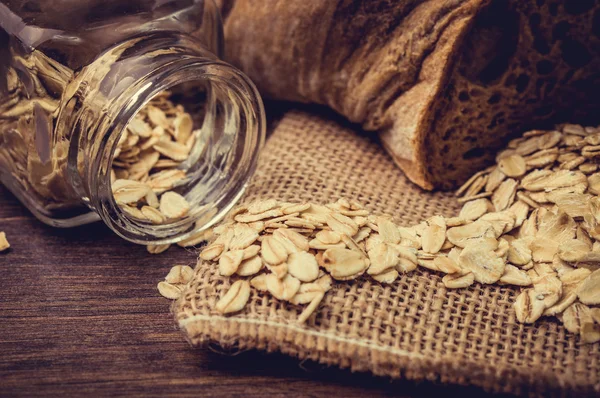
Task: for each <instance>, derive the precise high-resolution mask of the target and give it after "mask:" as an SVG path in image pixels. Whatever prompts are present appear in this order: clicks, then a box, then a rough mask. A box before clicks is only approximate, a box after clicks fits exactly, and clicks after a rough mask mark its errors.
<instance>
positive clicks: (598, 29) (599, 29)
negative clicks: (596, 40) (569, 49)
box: [592, 9, 600, 37]
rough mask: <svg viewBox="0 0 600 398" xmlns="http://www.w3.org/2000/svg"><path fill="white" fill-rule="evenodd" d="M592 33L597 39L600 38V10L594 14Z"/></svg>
mask: <svg viewBox="0 0 600 398" xmlns="http://www.w3.org/2000/svg"><path fill="white" fill-rule="evenodd" d="M592 33H593V34H594V36H596V37H600V9H599V10H596V12H594V18H593V20H592Z"/></svg>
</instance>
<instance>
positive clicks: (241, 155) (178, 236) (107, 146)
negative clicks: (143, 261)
mask: <svg viewBox="0 0 600 398" xmlns="http://www.w3.org/2000/svg"><path fill="white" fill-rule="evenodd" d="M0 26H1V27H2V30H1V32H0V36H1V43H0V51H1V52H2V55H1V57H0V181H1V182H2V183H3V184H4V185H5V186H6V187H7V188H8V189H9V190H10V191H11V192H13V193H14V195H16V196H17V197H18V198H19V200H20V201H21V202H22V203H23V204H24V205H25V206H27V208H28V209H29V210H30V211H31V212H32V213H33V214H34V215H35V216H36V217H37V218H39V219H40V220H42V221H43V222H45V223H47V224H49V225H52V226H56V227H72V226H77V225H81V224H85V223H89V222H92V221H96V220H98V219H101V220H103V221H104V222H105V223H106V224H107V225H108V226H109V227H110V228H111V229H112V230H113V231H115V232H116V233H117V234H118V235H120V236H122V237H123V238H125V239H128V240H130V241H133V242H137V243H143V244H165V243H173V242H177V241H180V240H183V239H186V238H189V237H190V236H192V235H193V234H195V233H197V232H199V231H202V230H204V229H206V228H208V227H210V226H211V225H213V224H214V223H215V222H217V221H218V220H219V219H220V218H222V216H223V215H224V214H225V213H226V212H227V211H228V210H229V209H230V208H231V207H232V206H233V205H234V204H235V202H236V201H237V200H238V199H239V198H240V197H241V195H242V194H243V191H244V188H245V186H246V183H247V181H248V179H249V177H250V176H251V175H252V173H253V171H254V169H255V166H256V160H257V155H258V151H259V149H260V147H261V146H262V144H263V142H264V136H265V116H264V109H263V105H262V102H261V99H260V97H259V94H258V92H257V90H256V88H255V87H254V85H253V84H252V83H251V82H250V81H249V79H248V78H247V77H246V76H245V75H243V74H242V73H241V72H240V71H238V70H237V69H235V68H233V67H232V66H230V65H228V64H227V63H225V62H222V61H221V60H220V59H219V57H220V56H221V54H222V53H223V33H222V24H221V19H220V15H219V10H218V8H217V7H216V6H215V4H214V3H213V2H212V0H127V1H123V0H53V1H46V0H15V1H3V2H2V3H0ZM165 93H170V94H171V97H170V98H171V99H173V98H175V99H177V103H180V104H181V103H183V104H185V105H186V108H185V109H186V112H189V114H190V115H191V118H192V119H193V121H194V127H195V128H194V130H193V133H192V136H193V138H191V139H190V140H188V141H187V142H186V144H187V145H188V150H189V156H188V157H187V158H186V159H185V161H181V162H179V163H177V162H174V161H172V162H171V163H173V164H176V166H174V167H175V168H176V169H177V170H183V171H184V174H185V178H183V179H181V180H180V181H178V182H177V184H176V186H174V187H173V191H175V192H176V193H178V194H180V195H181V196H183V197H184V198H185V199H186V200H187V202H188V203H189V205H190V208H189V211H187V213H186V215H185V216H182V217H180V218H176V219H168V220H165V221H164V222H162V223H159V224H156V223H152V222H150V221H149V220H143V219H140V218H138V217H135V216H134V215H132V214H131V212H130V211H124V210H123V207H122V206H120V205H119V204H118V203H117V201H116V200H115V197H114V195H113V193H112V192H113V188H112V184H113V182H114V180H115V177H114V174H113V173H112V172H111V171H112V170H113V166H114V164H113V163H115V164H116V163H118V162H115V161H114V158H115V155H116V152H118V147H119V142H122V141H123V138H124V134H128V132H129V135H131V131H130V130H129V126H128V125H129V123H130V122H131V121H132V120H133V119H134V118H135V117H136V115H137V114H138V112H140V110H141V109H143V108H144V107H145V106H146V105H147V104H148V103H149V102H151V101H156V99H157V98H158V99H159V100H160V98H161V96H162V97H164V96H165ZM178 106H181V105H178ZM146 140H147V138H146ZM111 174H112V178H111ZM146 177H147V176H146Z"/></svg>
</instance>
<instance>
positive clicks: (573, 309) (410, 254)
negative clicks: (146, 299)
mask: <svg viewBox="0 0 600 398" xmlns="http://www.w3.org/2000/svg"><path fill="white" fill-rule="evenodd" d="M598 156H600V128H593V127H586V128H584V127H581V126H579V125H564V126H560V127H559V128H558V129H557V130H555V131H541V130H534V131H529V132H527V133H525V134H524V135H523V136H522V137H521V138H517V139H514V140H512V141H511V142H510V143H509V144H508V148H507V149H506V150H504V151H502V152H500V153H499V154H498V156H497V158H496V165H494V166H492V167H489V168H488V169H486V170H483V171H481V172H479V173H476V174H475V175H473V177H472V178H470V179H469V180H468V181H467V182H466V183H465V184H464V185H463V186H462V187H461V188H460V189H459V190H458V191H457V196H459V199H458V200H459V201H460V202H463V203H464V206H463V208H462V210H461V211H460V213H459V214H458V216H456V217H449V218H448V217H442V216H434V217H431V218H429V219H427V220H425V221H423V222H421V223H420V224H418V225H414V226H412V227H399V226H397V225H396V224H395V223H394V222H393V221H392V218H391V217H389V216H375V215H372V214H370V212H369V211H367V210H366V209H364V208H363V206H362V205H361V204H360V203H357V202H355V201H353V200H346V199H340V200H338V201H337V202H335V203H331V204H328V205H325V206H322V205H317V204H311V203H283V202H278V201H276V200H274V199H268V200H262V201H257V202H254V203H251V204H249V205H242V206H240V207H238V208H237V209H236V210H234V211H233V212H232V213H231V214H230V215H229V219H228V220H227V221H225V222H224V223H222V224H221V225H220V226H218V227H216V228H214V229H213V233H214V234H215V235H216V239H215V240H214V241H212V243H211V244H209V245H208V246H206V247H205V248H204V250H203V251H202V252H201V253H200V260H199V264H198V267H205V266H209V267H217V268H218V270H219V273H220V274H221V275H223V276H227V277H231V278H232V279H234V280H235V281H234V282H233V284H232V285H231V287H230V289H229V291H228V292H227V293H225V294H224V295H223V296H222V297H221V299H220V300H219V301H218V302H217V303H216V305H215V307H214V310H215V311H216V312H218V313H221V314H230V313H235V312H237V311H240V310H242V309H243V308H244V306H245V305H246V303H247V301H248V299H249V297H250V292H251V289H255V290H257V291H258V292H260V294H263V293H264V294H269V295H270V296H271V297H273V298H274V299H277V300H283V301H287V302H289V303H291V304H293V305H306V307H305V308H304V310H303V311H302V313H301V314H300V316H299V318H298V322H299V323H303V322H305V321H306V320H307V319H308V317H310V315H311V314H312V313H313V312H314V311H315V309H316V308H317V307H318V306H319V304H320V303H321V301H322V300H323V297H324V296H325V294H326V293H327V291H328V290H330V288H331V285H332V283H333V282H334V281H350V280H354V279H356V278H359V277H363V276H368V277H370V278H372V279H374V280H376V281H377V282H380V283H385V284H391V283H393V282H394V281H395V280H396V279H397V278H398V277H399V276H400V274H404V273H409V272H411V271H413V270H415V269H416V268H417V267H423V268H427V269H428V270H431V271H434V272H437V273H441V274H443V275H444V276H443V278H442V282H443V284H444V286H445V287H446V288H448V289H458V288H467V287H469V286H471V285H472V284H474V283H481V284H499V285H513V286H519V287H520V288H521V289H522V290H521V292H520V294H519V295H518V297H517V298H516V300H515V302H514V304H513V308H514V311H515V316H516V319H517V320H518V321H519V322H522V323H533V322H535V321H537V320H538V319H540V318H541V317H546V316H550V317H556V318H558V319H559V320H560V321H561V322H562V323H563V324H564V326H565V328H566V329H567V330H568V331H570V332H572V333H577V334H579V335H580V336H581V338H582V340H583V341H585V342H590V343H591V342H597V341H600V197H599V196H598V195H599V194H600V172H597V170H598V162H597V157H598ZM188 268H189V267H188ZM192 279H193V273H192V271H191V268H190V269H185V270H183V269H182V268H181V267H179V268H173V269H172V270H171V272H170V273H169V275H168V276H167V278H166V280H165V281H164V282H161V283H160V284H159V291H160V293H161V294H162V295H163V296H165V297H168V298H171V299H175V298H177V297H179V295H180V293H181V291H182V290H183V288H184V286H185V285H186V284H187V283H188V282H190V281H191V280H192Z"/></svg>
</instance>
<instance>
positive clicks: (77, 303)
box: [0, 185, 481, 397]
mask: <svg viewBox="0 0 600 398" xmlns="http://www.w3.org/2000/svg"><path fill="white" fill-rule="evenodd" d="M0 231H5V232H6V234H7V236H8V239H9V241H10V243H11V245H12V247H11V249H10V250H9V251H8V252H5V253H0V281H1V283H2V288H1V289H0V395H1V396H27V397H30V396H42V395H43V396H58V395H60V396H65V397H70V396H107V395H111V396H115V395H144V396H168V395H173V396H188V395H189V396H199V395H200V396H202V395H211V396H215V395H219V396H236V395H243V396H283V395H286V396H307V395H309V396H328V395H329V396H344V397H353V396H357V397H358V396H369V397H371V396H385V395H400V396H405V397H409V396H444V395H452V396H454V395H459V394H460V395H463V396H464V395H479V394H480V393H481V391H479V390H474V389H464V388H460V387H456V386H438V385H433V384H431V383H421V384H415V383H412V382H407V381H395V382H391V381H390V380H388V379H383V378H378V377H373V376H371V375H368V374H352V373H351V372H349V371H346V370H339V369H333V368H325V367H322V366H320V365H318V364H316V363H313V362H304V363H301V362H299V361H298V360H297V359H294V358H289V357H287V356H284V355H278V354H270V355H269V354H263V353H259V352H244V353H238V354H237V355H231V354H229V355H228V354H227V353H225V354H224V353H219V352H218V348H216V347H215V348H213V349H208V348H204V349H194V348H192V347H190V346H189V344H188V343H187V342H186V341H185V339H184V337H183V334H182V333H180V332H179V331H178V330H177V328H176V326H175V323H174V321H173V319H172V317H171V315H170V314H169V304H170V302H169V300H166V299H164V298H162V297H160V296H159V295H158V293H157V291H156V283H157V282H158V281H159V280H161V279H163V278H164V276H165V274H166V273H167V271H168V270H169V268H170V266H171V265H174V264H189V265H193V264H194V262H195V258H196V254H195V253H194V252H193V251H187V250H184V249H181V248H179V247H171V248H170V249H169V250H168V251H167V252H165V253H163V254H160V255H151V254H148V253H147V252H146V250H145V248H144V247H142V246H137V245H134V244H130V243H128V242H126V241H124V240H121V239H120V238H118V237H117V236H116V235H114V234H113V233H112V232H111V231H110V230H108V228H106V227H105V226H104V225H103V224H102V223H100V222H98V223H95V224H91V225H87V226H83V227H78V228H74V229H56V228H51V227H48V226H46V225H44V224H42V223H41V222H39V221H37V220H36V219H35V218H34V217H33V216H32V215H31V214H30V213H29V212H28V211H27V210H26V209H25V208H24V207H22V206H21V205H20V203H19V202H18V201H17V200H16V199H15V198H14V197H13V196H12V195H11V194H10V193H9V192H8V191H7V190H6V189H5V188H4V187H2V186H1V185H0Z"/></svg>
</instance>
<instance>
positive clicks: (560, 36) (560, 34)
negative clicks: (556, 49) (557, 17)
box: [552, 21, 571, 41]
mask: <svg viewBox="0 0 600 398" xmlns="http://www.w3.org/2000/svg"><path fill="white" fill-rule="evenodd" d="M570 29H571V24H570V23H568V22H567V21H560V22H559V23H557V24H556V25H554V28H552V40H554V41H557V40H564V39H566V38H567V34H568V33H569V30H570Z"/></svg>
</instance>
